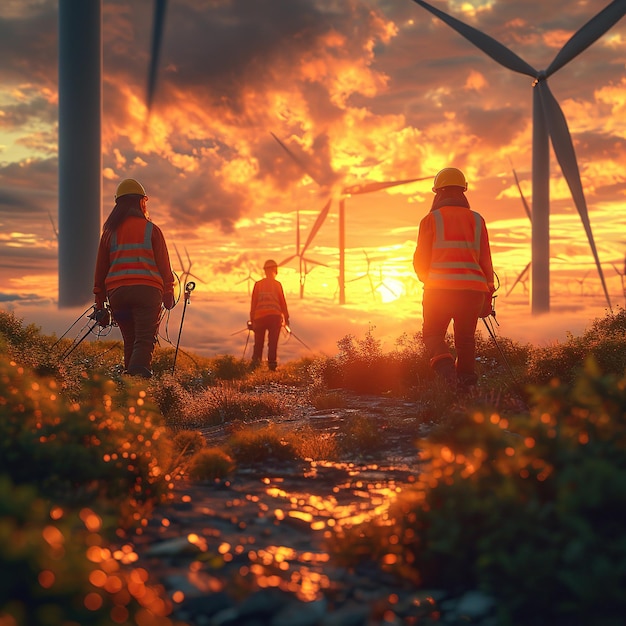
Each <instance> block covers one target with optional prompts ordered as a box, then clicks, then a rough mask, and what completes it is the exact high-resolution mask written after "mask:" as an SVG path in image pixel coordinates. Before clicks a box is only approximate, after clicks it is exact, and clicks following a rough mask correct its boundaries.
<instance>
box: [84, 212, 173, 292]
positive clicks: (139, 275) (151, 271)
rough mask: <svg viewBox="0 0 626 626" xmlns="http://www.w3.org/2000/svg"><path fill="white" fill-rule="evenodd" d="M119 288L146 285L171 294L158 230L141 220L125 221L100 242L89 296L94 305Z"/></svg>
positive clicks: (169, 272)
mask: <svg viewBox="0 0 626 626" xmlns="http://www.w3.org/2000/svg"><path fill="white" fill-rule="evenodd" d="M122 285H149V286H151V287H157V288H158V289H160V290H161V291H162V292H163V294H167V293H173V292H174V274H173V273H172V268H171V266H170V257H169V254H168V251H167V245H166V244H165V238H164V237H163V233H162V232H161V229H160V228H159V227H158V226H156V224H153V223H152V222H150V221H149V220H147V219H145V218H143V217H135V216H132V217H129V218H127V219H126V220H124V222H122V224H121V225H120V226H119V227H118V228H117V230H116V231H115V232H114V233H110V232H104V233H103V234H102V237H101V238H100V246H99V248H98V257H97V260H96V273H95V279H94V289H93V292H94V294H95V296H96V302H98V303H101V304H102V303H104V300H105V299H106V294H107V293H108V292H110V291H112V290H113V289H115V288H117V287H121V286H122Z"/></svg>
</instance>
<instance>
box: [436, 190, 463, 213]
mask: <svg viewBox="0 0 626 626" xmlns="http://www.w3.org/2000/svg"><path fill="white" fill-rule="evenodd" d="M446 205H448V206H464V207H466V208H467V209H469V208H470V203H469V201H468V199H467V196H466V195H465V191H464V189H463V187H457V186H456V185H450V186H449V187H442V188H441V189H437V192H436V193H435V197H434V198H433V205H432V207H431V208H430V210H431V211H434V210H435V209H438V208H439V207H442V206H446Z"/></svg>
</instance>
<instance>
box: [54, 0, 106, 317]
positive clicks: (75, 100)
mask: <svg viewBox="0 0 626 626" xmlns="http://www.w3.org/2000/svg"><path fill="white" fill-rule="evenodd" d="M101 13H102V7H101V0H89V1H88V2H76V0H59V196H58V197H59V221H58V224H59V235H58V239H59V260H58V263H59V269H58V275H59V291H58V296H59V307H70V306H84V305H85V304H86V303H88V302H89V301H90V300H93V276H94V269H95V262H96V253H97V250H98V242H99V239H100V222H101V215H102V206H101V204H102V150H101V141H100V134H101V116H102V34H101V33H102V18H101Z"/></svg>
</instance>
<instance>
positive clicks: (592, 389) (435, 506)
mask: <svg viewBox="0 0 626 626" xmlns="http://www.w3.org/2000/svg"><path fill="white" fill-rule="evenodd" d="M625 388H626V379H624V378H621V379H620V378H616V377H614V376H606V375H603V374H602V373H601V371H600V370H599V368H598V367H597V366H596V365H595V364H593V361H588V362H587V366H586V370H585V371H584V373H583V374H582V375H581V376H580V377H579V378H578V379H577V380H576V382H575V384H573V385H563V384H560V385H559V384H553V385H552V386H550V387H547V388H540V389H539V388H538V389H536V390H535V395H534V403H535V405H534V407H533V409H532V411H531V414H530V415H522V416H517V417H515V418H511V419H510V420H507V419H505V418H503V417H502V416H500V415H498V414H497V413H491V414H490V413H481V412H478V411H477V412H475V413H474V414H466V415H465V416H463V415H461V414H460V415H459V416H458V420H457V424H456V428H455V429H454V430H450V431H448V432H447V433H446V436H445V438H443V437H442V438H439V439H437V440H435V441H432V440H425V441H423V442H421V446H422V449H423V461H424V473H423V474H422V475H421V477H420V480H419V482H418V484H416V486H415V487H411V488H407V489H405V491H404V492H403V493H402V494H401V495H400V496H399V498H398V499H397V501H396V502H395V503H393V504H392V505H391V506H390V509H389V511H388V514H387V515H386V516H384V518H381V519H380V520H377V521H376V522H375V523H373V524H370V525H361V526H360V527H359V528H358V529H352V530H350V529H348V530H347V531H346V534H345V535H344V536H338V537H337V539H336V544H335V545H334V546H333V550H334V551H335V552H336V554H337V555H338V556H339V557H341V558H342V559H343V560H344V561H348V562H352V563H354V562H357V561H358V560H359V559H361V558H363V556H364V554H367V555H368V558H371V557H373V558H376V559H378V560H379V561H380V562H381V563H383V567H385V568H387V569H390V570H392V571H394V572H395V573H396V574H398V575H401V576H403V577H405V578H410V579H412V580H414V581H416V582H418V583H419V584H421V585H422V586H426V587H431V586H441V587H444V588H446V589H449V590H454V591H462V590H466V589H475V588H481V589H483V590H484V591H487V592H489V593H491V594H493V595H494V596H495V597H496V599H497V605H498V616H497V619H498V624H502V625H510V624H531V623H532V624H533V625H537V626H544V625H545V626H547V625H548V624H550V625H559V626H565V625H567V626H583V625H586V624H594V625H598V626H599V625H606V626H608V625H610V624H611V625H612V624H617V623H619V621H620V620H621V619H622V616H623V613H624V611H625V610H626V598H625V597H624V594H623V588H624V585H625V584H626V566H625V564H626V540H624V537H623V532H622V530H623V527H624V524H625V523H626V513H624V512H625V511H626V495H625V494H626V454H624V453H625V452H626V450H625V448H626V392H625V391H624V390H625Z"/></svg>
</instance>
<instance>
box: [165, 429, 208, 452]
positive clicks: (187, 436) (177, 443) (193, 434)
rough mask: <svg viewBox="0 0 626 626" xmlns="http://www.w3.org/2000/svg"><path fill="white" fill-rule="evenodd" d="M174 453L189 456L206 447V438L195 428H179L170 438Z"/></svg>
mask: <svg viewBox="0 0 626 626" xmlns="http://www.w3.org/2000/svg"><path fill="white" fill-rule="evenodd" d="M172 447H173V452H174V454H177V455H179V456H191V455H193V454H195V453H196V452H198V451H199V450H202V449H203V448H204V447H206V439H205V438H204V436H203V435H202V433H201V432H198V431H197V430H180V431H178V432H177V433H176V434H175V435H174V438H173V439H172Z"/></svg>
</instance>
